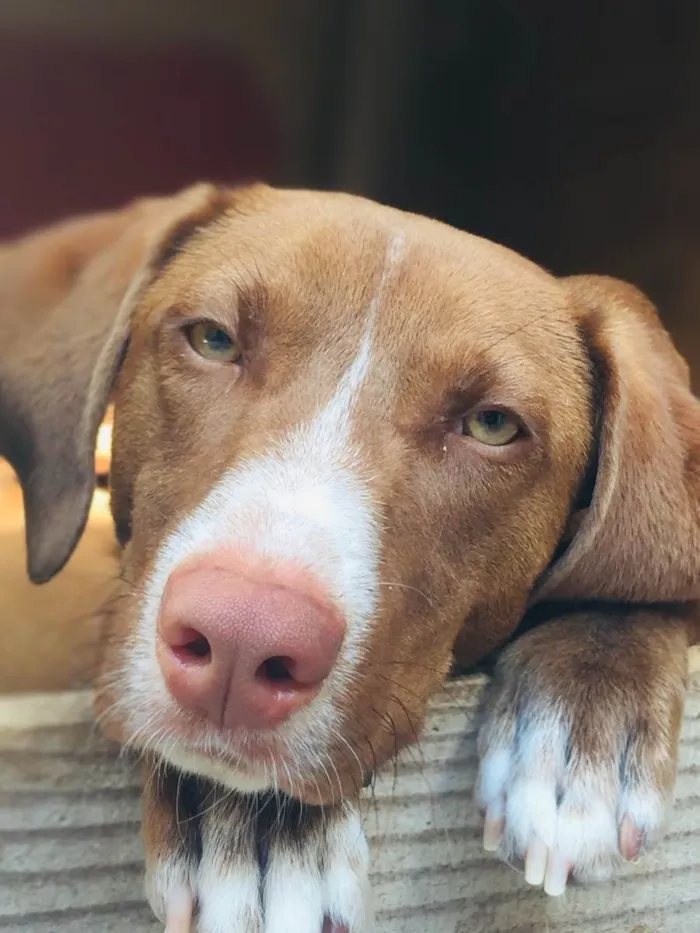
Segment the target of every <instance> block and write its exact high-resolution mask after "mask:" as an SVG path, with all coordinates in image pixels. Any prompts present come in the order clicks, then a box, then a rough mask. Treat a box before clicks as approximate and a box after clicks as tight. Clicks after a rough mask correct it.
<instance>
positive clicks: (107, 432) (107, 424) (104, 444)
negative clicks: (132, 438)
mask: <svg viewBox="0 0 700 933" xmlns="http://www.w3.org/2000/svg"><path fill="white" fill-rule="evenodd" d="M112 414H113V409H112V406H111V405H110V407H109V408H108V409H107V413H106V414H105V417H104V421H103V422H102V424H101V425H100V427H99V429H98V431H97V444H96V447H95V472H96V473H97V475H98V476H106V475H107V474H108V473H109V464H110V461H111V459H112Z"/></svg>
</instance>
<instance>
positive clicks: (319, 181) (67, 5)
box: [0, 0, 700, 689]
mask: <svg viewBox="0 0 700 933" xmlns="http://www.w3.org/2000/svg"><path fill="white" fill-rule="evenodd" d="M201 178H208V179H211V180H214V181H222V182H237V181H244V180H248V179H252V178H261V179H265V180H268V181H271V182H275V183H279V184H290V185H304V186H313V187H329V188H343V189H347V190H350V191H355V192H359V193H362V194H366V195H369V196H371V197H374V198H377V199H380V200H383V201H387V202H389V203H392V204H394V205H397V206H400V207H403V208H407V209H411V210H415V211H420V212H423V213H427V214H429V215H433V216H436V217H439V218H441V219H444V220H446V221H449V222H450V223H453V224H456V225H458V226H461V227H464V228H467V229H469V230H471V231H473V232H476V233H480V234H483V235H485V236H488V237H491V238H493V239H496V240H499V241H501V242H504V243H506V244H508V245H510V246H512V247H514V248H515V249H517V250H519V251H520V252H523V253H525V254H526V255H528V256H530V257H531V258H533V259H535V260H536V261H537V262H539V263H541V264H542V265H544V266H546V267H548V268H550V269H551V270H552V271H554V272H556V273H562V274H564V273H573V272H604V273H610V274H614V275H618V276H621V277H624V278H628V279H630V280H631V281H633V282H635V283H637V284H638V285H639V286H641V287H642V288H643V289H644V290H645V291H647V292H648V293H649V295H650V296H651V297H652V298H653V299H654V300H655V302H656V303H657V304H658V305H659V307H660V309H661V313H662V316H663V318H664V320H665V323H666V325H667V326H668V327H669V329H670V330H671V331H672V333H673V335H674V337H675V338H676V341H677V343H678V344H679V346H680V349H681V351H682V352H683V353H684V354H685V356H686V357H687V358H688V359H689V361H690V362H691V365H692V367H693V370H694V372H695V382H696V388H699V387H700V326H698V316H697V312H696V309H697V307H698V305H699V304H700V2H698V0H605V2H602V0H564V2H562V0H0V186H1V196H0V204H1V205H2V207H1V209H0V238H3V237H11V236H14V235H16V234H18V233H20V232H22V231H24V230H27V229H29V228H31V227H34V226H36V225H39V224H43V223H47V222H49V221H52V220H54V219H56V218H58V217H61V216H64V215H66V214H73V213H76V212H79V211H85V210H93V209H97V208H104V207H109V206H112V205H118V204H120V203H121V202H123V201H125V200H128V199H130V198H132V197H134V196H137V195H140V194H145V193H158V192H164V193H165V192H170V191H172V190H174V189H175V188H177V187H178V186H180V185H184V184H188V183H190V182H191V181H194V180H196V179H201ZM1 466H2V465H1V464H0V467H1ZM6 476H7V474H6ZM5 482H6V483H9V480H6V481H5ZM2 485H3V477H2V473H1V471H0V493H1V492H2V489H1V487H2ZM6 490H9V492H8V491H6V493H5V494H4V498H3V499H2V501H0V592H2V593H3V603H2V611H1V612H0V623H2V621H3V619H5V620H6V621H7V622H8V623H9V624H11V625H12V626H14V625H15V622H16V620H17V619H18V618H22V619H25V620H26V622H25V623H23V626H22V627H20V630H19V632H17V631H15V629H14V628H13V637H12V639H11V640H10V646H9V648H6V650H5V651H4V654H3V656H2V657H0V689H1V688H3V687H4V688H5V689H19V688H22V687H29V688H36V687H38V686H42V687H47V686H54V687H60V686H66V685H68V684H70V683H72V682H73V680H74V678H75V676H76V672H78V674H80V673H81V672H82V671H83V670H85V664H84V662H83V660H82V657H81V654H80V652H76V651H75V644H76V639H78V635H77V634H76V632H77V631H78V630H77V628H76V620H77V619H87V618H89V617H91V612H92V611H94V607H95V606H96V605H97V604H98V603H99V601H100V600H101V598H102V597H103V593H104V587H105V581H108V580H109V579H110V578H111V577H112V576H113V575H114V573H115V572H116V571H115V568H116V558H115V554H114V545H113V538H112V532H111V528H110V524H109V518H108V515H107V506H106V498H104V496H105V493H104V491H100V492H99V493H98V497H99V496H102V497H103V500H104V501H103V500H100V499H99V498H96V500H95V503H94V510H95V516H94V518H93V520H92V522H91V524H90V526H89V527H88V534H87V536H86V538H85V539H84V540H83V542H82V543H81V546H80V548H79V550H78V553H77V555H76V557H75V558H74V559H73V560H72V561H71V564H70V565H69V568H68V570H67V571H66V573H65V574H61V575H60V576H59V578H58V579H57V580H56V581H54V582H53V583H51V584H50V585H49V586H48V587H42V588H38V589H37V588H33V587H30V586H29V584H28V583H27V582H26V577H25V575H24V547H23V542H22V536H23V532H22V516H21V501H20V498H19V492H18V490H17V488H16V485H14V484H12V485H6ZM59 616H60V618H58V617H59ZM67 628H68V629H70V637H66V629H67ZM81 631H84V632H85V634H84V636H83V635H81V636H80V637H81V638H84V641H85V644H86V645H87V644H88V642H90V644H92V640H93V634H94V633H92V634H91V633H90V632H87V629H85V630H81ZM47 633H49V634H47ZM50 633H53V635H51V634H50ZM61 651H63V661H59V660H57V658H58V657H59V655H60V653H61ZM41 653H43V658H44V660H43V661H42V660H41V658H39V659H38V660H37V657H38V654H41ZM27 659H29V660H27Z"/></svg>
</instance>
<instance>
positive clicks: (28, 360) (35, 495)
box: [0, 185, 226, 583]
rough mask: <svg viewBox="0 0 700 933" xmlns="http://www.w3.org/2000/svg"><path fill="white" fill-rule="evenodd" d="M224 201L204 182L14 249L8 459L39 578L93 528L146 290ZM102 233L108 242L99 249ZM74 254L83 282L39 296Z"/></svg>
mask: <svg viewBox="0 0 700 933" xmlns="http://www.w3.org/2000/svg"><path fill="white" fill-rule="evenodd" d="M225 206H226V200H225V193H224V192H223V191H220V190H219V189H216V188H214V187H212V186H210V185H196V186H194V187H192V188H188V189H186V190H185V191H183V192H181V193H180V194H178V195H175V196H174V197H172V198H163V199H151V200H147V201H142V202H137V204H135V205H133V206H132V207H131V208H128V209H126V210H125V211H122V212H115V214H114V215H112V218H116V219H113V220H112V221H111V226H110V215H107V216H105V215H102V217H101V218H95V220H94V221H91V220H90V219H88V220H85V221H82V222H79V223H78V224H75V223H73V224H68V225H65V226H64V227H61V228H58V230H57V232H56V233H54V232H52V231H49V232H48V234H46V233H45V234H41V233H40V234H38V235H36V236H35V237H34V238H30V239H29V240H28V241H25V242H24V243H20V244H19V245H18V246H17V247H15V248H14V249H15V250H16V254H13V248H12V247H9V248H6V249H5V251H4V252H3V254H2V265H1V266H0V277H2V276H6V277H12V276H14V278H15V279H16V278H17V274H18V273H17V270H18V269H21V277H22V281H21V282H20V285H19V287H18V286H17V283H16V281H14V280H13V283H12V287H8V286H7V285H6V283H5V282H3V281H2V280H1V279H0V301H1V302H2V305H3V306H2V307H0V455H2V456H5V457H6V458H7V459H8V460H9V461H10V463H11V464H12V465H13V467H14V468H15V470H16V471H17V474H18V476H19V479H20V482H21V484H22V491H23V495H24V509H25V516H26V536H27V555H28V572H29V576H30V578H31V579H32V580H33V581H34V582H35V583H41V582H45V581H47V580H50V579H51V578H52V577H53V576H54V575H55V574H56V573H57V572H58V571H59V570H60V569H61V567H62V566H63V565H64V564H65V562H66V561H67V560H68V558H69V557H70V555H71V554H72V552H73V549H74V548H75V546H76V544H77V542H78V540H79V538H80V535H81V534H82V531H83V528H84V526H85V522H86V520H87V514H88V511H89V507H90V501H91V498H92V493H93V490H94V485H95V467H94V451H95V442H96V435H97V430H98V428H99V424H100V421H101V419H102V417H103V415H104V413H105V410H106V407H107V403H108V399H109V394H110V391H111V389H112V385H113V382H114V378H115V376H116V372H117V369H118V367H119V363H120V361H121V358H122V355H123V353H124V350H125V347H126V342H127V339H128V335H129V328H130V322H131V316H132V311H133V309H134V306H135V304H136V302H137V299H138V297H139V294H140V292H141V290H142V288H143V287H144V285H145V284H146V283H147V282H148V281H149V279H150V278H152V276H153V275H154V274H155V273H156V272H157V271H158V270H159V268H161V267H162V265H163V264H164V263H165V262H167V260H168V258H169V256H170V255H172V253H173V251H174V250H176V249H177V246H178V244H179V243H180V242H181V241H182V240H183V239H184V238H186V237H187V235H188V234H189V233H191V232H193V231H194V230H195V229H196V228H197V226H199V225H200V224H203V223H206V222H207V221H208V220H210V219H212V218H213V217H214V216H215V215H216V214H217V213H219V212H221V211H222V210H223V209H224V208H225ZM80 224H82V226H80ZM91 224H92V226H91ZM105 225H106V227H107V228H108V232H107V234H105ZM63 231H65V232H63ZM71 238H72V241H71V243H70V244H68V243H67V240H68V239H71ZM91 238H92V239H94V240H95V241H97V242H98V243H99V246H98V247H97V248H96V249H95V250H94V251H93V252H92V253H91V252H90V241H91ZM105 240H106V242H105ZM78 244H79V246H80V248H78ZM66 250H69V252H71V254H72V255H74V256H77V257H78V258H77V259H76V263H77V268H75V269H74V270H73V271H72V273H69V274H70V276H71V278H72V281H70V282H67V283H66V287H65V288H63V289H58V288H53V287H46V288H43V290H42V289H41V288H39V289H37V286H36V282H35V281H32V278H33V277H34V278H35V279H36V278H38V277H39V276H40V275H41V274H46V270H47V269H50V270H51V272H52V274H53V273H54V272H55V266H56V264H57V262H58V259H57V256H59V254H65V253H66ZM37 295H39V296H40V298H41V299H42V300H38V301H37ZM42 305H43V306H42Z"/></svg>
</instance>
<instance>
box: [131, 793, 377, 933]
mask: <svg viewBox="0 0 700 933" xmlns="http://www.w3.org/2000/svg"><path fill="white" fill-rule="evenodd" d="M179 783H180V786H179V788H177V787H176V789H175V791H174V793H173V792H170V793H168V792H164V790H163V788H162V786H161V788H160V790H159V793H158V795H157V799H150V801H149V798H148V796H147V797H146V807H145V823H144V827H145V837H146V852H147V872H146V892H147V896H148V899H149V902H150V904H151V906H152V908H153V910H154V912H155V913H156V915H157V916H158V917H159V919H160V920H162V921H163V922H164V923H165V924H166V931H167V933H191V931H194V930H195V929H196V931H197V933H367V931H368V930H369V929H370V924H371V916H370V907H369V905H370V896H369V883H368V865H369V851H368V846H367V842H366V839H365V836H364V832H363V830H362V825H361V822H360V817H359V812H358V810H357V808H356V806H355V805H353V804H351V803H348V802H346V803H344V804H342V805H339V806H337V807H333V808H328V809H325V810H321V809H320V808H316V807H303V808H302V807H300V805H299V804H297V803H295V802H294V801H292V800H289V799H287V798H284V799H282V800H278V799H276V798H275V797H274V796H270V797H262V796H244V795H230V794H229V795H228V796H227V792H226V791H224V790H221V789H218V788H217V789H215V788H212V787H209V788H208V792H207V793H201V791H200V790H199V785H198V784H197V786H196V789H195V791H194V792H193V791H192V784H193V783H194V782H192V781H191V780H190V779H184V778H183V779H182V781H180V782H179ZM147 793H150V795H151V798H153V795H154V791H153V790H151V791H150V792H147ZM215 794H218V795H220V797H221V799H220V800H216V799H215V796H214V795H215Z"/></svg>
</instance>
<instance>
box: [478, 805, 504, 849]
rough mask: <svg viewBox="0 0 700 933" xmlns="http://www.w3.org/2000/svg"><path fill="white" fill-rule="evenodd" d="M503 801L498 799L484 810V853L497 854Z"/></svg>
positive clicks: (501, 827)
mask: <svg viewBox="0 0 700 933" xmlns="http://www.w3.org/2000/svg"><path fill="white" fill-rule="evenodd" d="M504 815H505V814H504V807H503V801H502V800H501V799H500V798H498V799H497V800H494V801H492V802H491V803H490V804H489V805H488V807H487V808H486V815H485V817H484V837H483V847H484V850H485V851H486V852H498V849H499V847H500V845H501V837H502V836H503V818H504Z"/></svg>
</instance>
